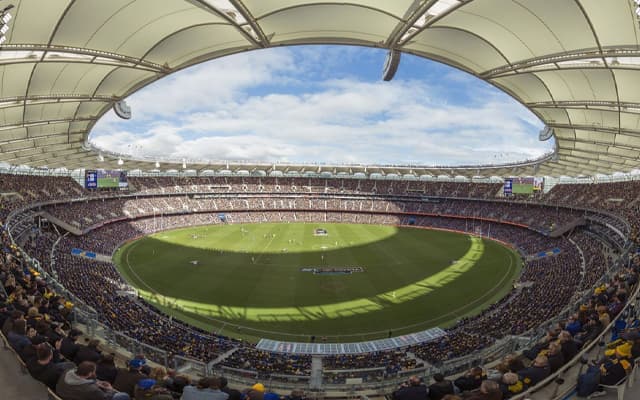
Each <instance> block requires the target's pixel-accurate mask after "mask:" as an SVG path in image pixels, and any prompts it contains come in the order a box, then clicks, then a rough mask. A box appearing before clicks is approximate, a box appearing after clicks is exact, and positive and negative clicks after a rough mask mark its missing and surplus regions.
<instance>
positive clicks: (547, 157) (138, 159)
mask: <svg viewBox="0 0 640 400" xmlns="http://www.w3.org/2000/svg"><path fill="white" fill-rule="evenodd" d="M83 150H85V151H87V152H89V153H93V154H95V156H96V157H99V156H102V157H108V158H112V159H115V160H118V159H122V160H123V161H129V162H135V163H149V166H150V168H149V169H155V167H154V165H155V163H156V162H157V163H160V164H165V165H166V164H168V165H172V166H176V168H179V167H181V166H182V165H183V164H185V163H186V164H188V165H191V166H194V165H200V166H208V165H210V166H215V165H225V166H228V168H231V167H244V166H246V167H247V168H252V167H257V166H262V167H265V168H276V167H284V168H287V167H288V168H311V167H313V168H349V169H359V170H363V171H365V172H366V170H367V169H368V168H372V169H393V168H396V169H398V172H400V170H403V171H407V173H409V172H408V171H412V170H434V171H436V170H448V171H451V172H455V171H469V170H482V171H491V170H499V169H508V168H523V167H524V168H526V167H536V166H538V165H541V164H543V163H545V162H548V161H553V160H554V159H555V158H556V150H557V149H555V148H554V150H552V151H549V152H547V153H545V154H543V155H541V156H540V157H537V158H533V159H529V160H522V161H513V162H508V163H499V164H469V165H464V164H462V165H427V164H402V163H400V164H366V163H331V162H326V163H323V162H308V163H305V162H287V161H266V160H212V159H189V158H166V157H152V156H146V157H145V156H133V155H131V154H126V153H118V152H114V151H111V150H108V149H104V148H101V147H98V146H96V145H95V144H93V143H91V142H87V143H85V145H84V146H83ZM355 172H360V171H355Z"/></svg>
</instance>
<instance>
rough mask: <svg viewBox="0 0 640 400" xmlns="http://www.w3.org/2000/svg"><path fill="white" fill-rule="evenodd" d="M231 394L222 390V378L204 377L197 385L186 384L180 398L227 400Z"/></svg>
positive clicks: (186, 399) (190, 399)
mask: <svg viewBox="0 0 640 400" xmlns="http://www.w3.org/2000/svg"><path fill="white" fill-rule="evenodd" d="M228 398H229V395H228V394H226V393H225V392H223V391H221V390H220V379H218V378H216V377H214V378H203V379H200V380H199V381H198V384H197V385H196V386H191V385H189V386H185V388H184V390H183V392H182V397H180V400H227V399H228Z"/></svg>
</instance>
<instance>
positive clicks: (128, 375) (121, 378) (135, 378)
mask: <svg viewBox="0 0 640 400" xmlns="http://www.w3.org/2000/svg"><path fill="white" fill-rule="evenodd" d="M144 364H145V361H144V360H142V359H140V358H134V359H133V360H131V361H129V368H127V369H124V368H120V369H118V373H117V374H116V379H115V381H114V382H113V387H114V388H116V390H119V391H121V392H124V393H128V394H129V396H133V395H134V390H135V387H136V384H137V383H138V382H139V381H140V380H142V379H145V378H147V376H146V375H144V374H143V373H142V372H140V370H141V369H142V366H143V365H144Z"/></svg>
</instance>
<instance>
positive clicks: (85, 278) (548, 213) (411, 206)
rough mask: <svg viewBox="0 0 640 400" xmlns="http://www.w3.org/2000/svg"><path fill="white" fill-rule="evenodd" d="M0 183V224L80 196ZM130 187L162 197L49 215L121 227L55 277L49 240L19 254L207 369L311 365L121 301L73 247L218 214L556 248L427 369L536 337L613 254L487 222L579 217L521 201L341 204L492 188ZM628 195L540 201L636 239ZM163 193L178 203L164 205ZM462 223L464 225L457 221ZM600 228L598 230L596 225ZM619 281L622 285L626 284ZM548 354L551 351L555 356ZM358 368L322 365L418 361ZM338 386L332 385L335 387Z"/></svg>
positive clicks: (336, 184) (287, 182)
mask: <svg viewBox="0 0 640 400" xmlns="http://www.w3.org/2000/svg"><path fill="white" fill-rule="evenodd" d="M0 178H2V179H4V181H3V183H5V181H6V183H7V184H6V186H3V192H5V193H8V192H10V191H15V193H16V194H17V195H16V196H15V197H12V196H6V197H5V198H3V203H2V207H3V208H2V212H1V213H0V216H2V217H3V218H4V217H5V216H6V215H7V213H8V212H9V211H11V210H12V209H15V208H17V207H18V206H21V205H24V204H29V203H30V202H35V201H42V200H56V199H65V198H73V197H79V196H83V197H84V196H85V195H86V192H85V191H83V189H81V188H80V186H79V185H77V183H76V182H75V181H73V180H72V179H70V178H51V177H29V178H25V177H19V178H18V177H12V176H8V177H3V176H1V175H0ZM18 182H21V184H19V183H18ZM131 184H132V186H133V189H134V190H137V191H138V193H142V194H145V195H146V194H164V196H158V197H144V196H140V197H137V198H136V197H131V198H119V199H100V200H97V201H83V202H78V203H73V204H71V205H70V204H64V205H61V206H49V207H48V208H47V209H46V210H47V211H49V212H50V213H51V214H53V215H54V216H56V217H58V218H60V219H62V220H65V221H67V222H70V223H72V224H74V225H76V226H77V227H78V228H86V227H90V226H96V225H98V224H102V223H106V222H109V221H112V220H116V219H121V218H122V219H126V221H122V222H120V223H114V224H107V225H105V226H103V227H101V228H98V229H95V230H93V231H91V232H90V233H88V234H86V235H83V236H79V237H74V236H70V237H69V238H65V239H64V240H62V241H61V243H60V245H59V247H58V250H57V251H56V252H55V270H54V269H53V266H52V265H51V262H50V259H49V253H50V250H51V245H52V244H53V241H54V240H55V239H57V237H56V236H55V235H53V234H52V233H51V232H48V233H47V232H46V231H41V232H40V234H38V235H36V236H35V237H33V238H32V239H31V240H30V241H29V242H28V243H27V248H28V252H29V253H30V254H32V255H34V256H36V258H38V259H39V260H40V261H41V262H42V264H43V267H45V269H47V270H48V271H50V272H51V273H54V272H55V273H56V275H57V277H58V279H59V280H60V281H61V282H62V283H63V284H64V285H65V286H66V287H67V288H68V289H70V290H71V291H72V292H74V293H75V294H77V295H78V296H79V297H80V298H81V299H82V300H83V301H85V302H87V303H88V304H89V305H91V306H92V307H94V308H95V309H96V310H98V312H99V314H100V315H101V317H102V318H103V320H101V322H102V323H104V324H106V325H108V326H109V327H111V328H112V329H115V330H118V331H121V332H123V333H124V334H126V335H129V336H131V337H133V338H135V339H138V340H141V341H145V342H147V343H150V344H152V345H154V346H158V347H160V348H163V349H165V350H167V351H169V352H170V353H171V354H176V355H185V356H189V357H194V358H198V359H202V360H205V361H210V360H211V359H213V358H215V357H217V356H218V355H220V354H222V353H225V352H227V351H229V350H232V349H233V350H234V351H233V352H232V353H231V355H230V356H229V357H227V358H226V359H225V360H224V361H223V365H227V366H230V367H233V368H244V369H250V370H254V371H259V372H264V373H270V372H281V373H286V374H293V375H296V374H298V375H306V374H308V373H309V369H310V358H309V357H292V356H285V355H278V354H273V353H264V352H259V351H257V350H255V349H254V348H253V347H251V346H248V345H246V344H245V343H243V342H241V341H235V340H233V339H229V338H226V337H222V336H217V335H212V334H210V333H207V332H204V331H201V330H198V329H196V328H193V327H190V326H187V325H185V324H182V323H181V322H179V321H176V320H174V319H172V318H170V317H168V316H166V315H164V314H163V313H162V312H160V311H159V310H157V309H155V308H153V307H152V306H150V305H148V304H146V303H144V302H142V301H140V300H139V299H137V298H135V296H133V297H132V296H131V295H128V294H126V293H124V292H126V283H125V282H124V281H123V280H122V278H121V277H120V276H119V274H118V273H117V272H116V270H115V269H114V268H113V266H112V265H111V264H109V263H103V262H98V261H92V260H87V259H82V258H77V257H73V256H71V255H69V250H70V249H71V248H72V247H79V248H82V249H86V250H93V251H98V252H100V253H103V254H110V253H111V252H112V251H113V250H114V249H115V248H117V247H118V246H119V245H120V244H121V243H122V241H123V240H128V239H132V238H135V237H139V236H142V235H146V234H149V233H152V232H156V231H160V230H165V229H171V228H175V227H181V226H191V225H202V224H216V223H221V220H220V218H219V215H218V212H219V211H224V212H225V213H226V216H227V219H226V221H227V223H242V222H266V221H318V220H320V221H328V222H330V221H336V222H356V223H372V224H401V225H417V226H429V227H436V228H443V229H454V230H460V231H467V232H474V233H482V234H483V235H487V236H491V237H492V238H495V239H498V240H501V241H503V242H506V243H509V244H511V245H513V246H514V247H515V248H517V249H519V250H520V251H521V253H522V254H524V255H532V254H535V253H537V252H540V251H547V250H550V249H554V248H558V249H560V254H558V255H555V256H550V257H544V258H539V259H531V260H529V261H528V263H527V265H526V267H525V268H524V270H523V273H522V276H521V277H520V279H519V281H518V282H517V283H516V288H515V289H514V290H513V291H512V292H511V293H510V294H509V295H508V296H506V297H505V298H503V299H502V300H500V301H499V302H498V303H496V304H494V305H492V306H491V307H490V308H489V309H487V310H485V311H484V312H482V313H481V314H480V315H478V316H476V317H474V318H465V319H462V320H460V321H459V322H458V323H457V324H456V325H455V326H453V327H452V328H450V329H448V332H447V335H446V336H445V337H444V338H442V339H440V340H437V341H435V342H430V343H428V344H425V345H422V346H418V347H416V348H411V349H409V350H410V351H412V352H413V353H414V354H415V355H416V357H417V358H418V359H422V360H425V361H427V362H430V363H434V364H438V363H441V362H443V361H446V360H448V359H451V358H455V357H458V356H461V355H465V354H468V353H469V352H472V351H475V350H478V349H482V348H485V347H487V346H489V345H491V344H492V343H494V342H495V341H496V340H497V339H499V338H502V337H504V336H506V335H519V334H523V333H525V332H528V331H530V330H532V329H534V328H535V327H536V326H538V325H539V324H540V323H541V322H544V321H546V320H548V319H549V318H551V317H553V316H554V315H557V314H558V313H559V312H560V311H561V310H562V309H564V308H565V307H566V306H567V305H569V304H571V301H572V298H573V297H574V294H575V293H578V292H580V291H582V290H585V289H589V288H591V287H592V286H593V285H594V284H595V283H597V282H598V280H599V279H600V278H601V277H602V274H603V273H604V272H606V270H607V268H608V267H609V266H610V264H611V261H612V259H613V258H614V256H615V251H614V250H612V249H610V248H608V247H607V246H606V245H604V244H603V242H602V241H599V240H598V239H597V238H596V236H597V235H595V236H594V235H591V234H587V233H586V232H585V231H583V230H581V229H577V230H575V231H574V232H573V233H572V234H571V235H570V237H571V239H572V241H573V242H574V243H575V245H573V244H572V243H571V242H569V241H568V240H567V239H564V238H561V239H552V238H550V237H547V236H543V235H540V234H538V233H535V232H533V231H532V230H529V229H526V228H523V227H520V226H515V225H509V224H503V223H498V222H492V221H490V220H499V221H508V222H510V223H515V224H522V225H527V226H531V227H534V228H535V229H539V230H545V231H549V230H552V229H554V228H555V227H557V226H560V225H563V224H566V223H569V222H571V221H573V220H575V219H576V218H579V217H580V216H582V215H583V212H582V211H569V210H567V209H563V208H559V207H548V206H540V205H533V204H525V203H509V202H488V201H473V200H462V199H459V200H453V199H447V200H433V201H422V200H418V199H417V198H414V199H409V198H406V199H401V198H394V199H383V198H378V197H373V198H360V197H353V198H340V197H339V195H342V194H349V195H354V196H355V195H360V194H362V195H383V194H384V195H392V196H417V197H419V196H452V197H478V198H483V197H484V198H491V197H494V196H495V195H496V193H498V192H499V191H500V185H499V184H471V183H456V182H423V181H409V182H394V181H375V180H360V179H319V178H238V177H234V178H231V177H216V178H213V177H205V178H171V177H164V178H160V177H156V178H131ZM625 185H627V187H626V188H625V189H624V190H622V185H616V184H609V185H603V186H599V185H598V186H595V185H557V186H556V187H554V189H553V190H552V191H551V192H550V193H549V194H547V195H546V196H544V197H543V199H542V200H543V201H544V202H546V203H553V204H558V205H562V206H565V205H566V206H573V207H580V206H587V207H590V208H596V209H598V208H600V209H606V210H609V211H612V212H614V213H615V214H618V215H621V216H623V217H625V218H627V220H628V221H629V222H630V225H631V227H632V230H631V238H633V239H637V238H638V221H639V220H640V219H639V218H637V216H638V215H639V213H638V205H637V202H636V200H637V199H636V198H635V197H636V194H637V193H638V192H637V191H636V192H635V193H636V194H633V192H634V191H633V190H630V189H629V187H628V185H629V183H628V182H625ZM605 186H606V187H605ZM5 188H6V189H5ZM201 192H212V193H219V194H225V193H235V192H239V193H242V192H246V193H265V194H269V193H282V194H283V195H282V196H281V197H275V196H269V195H265V196H257V195H256V196H251V197H247V198H239V197H238V196H228V197H224V196H220V197H204V198H197V196H193V195H189V194H193V193H201ZM168 194H177V195H172V196H167V195H168ZM286 194H322V195H335V196H328V197H327V196H307V197H302V198H300V197H292V196H288V197H287V196H286ZM11 199H14V200H11ZM14 203H15V204H14ZM165 214H175V215H165ZM460 216H462V217H464V218H459V217H460ZM604 225H606V223H603V224H602V226H604ZM578 248H579V249H580V250H578ZM581 254H582V255H581ZM47 260H49V261H47ZM624 280H625V281H626V280H627V277H625V278H624ZM9 283H11V282H9ZM618 283H619V282H618ZM618 283H613V284H612V285H614V286H615V285H617V284H618ZM550 287H553V288H554V289H558V290H557V291H554V296H552V297H550V296H549V295H548V293H549V292H548V290H549V288H550ZM607 290H608V289H607ZM618 294H619V293H617V292H616V295H615V296H613V297H612V298H610V299H607V302H608V303H607V306H609V305H612V306H614V305H615V306H616V307H618V306H619V305H620V304H623V303H624V301H625V300H626V298H625V297H624V295H623V296H619V295H618ZM583 306H584V305H583ZM601 306H602V304H598V305H597V303H594V304H589V305H587V306H586V307H587V310H591V309H592V308H589V307H595V308H596V309H597V307H600V308H601ZM599 311H602V310H601V309H600V310H599ZM604 314H607V315H608V316H609V318H611V317H612V316H614V315H615V314H613V313H603V315H600V316H601V317H602V319H604V320H606V316H605V315H604ZM580 318H582V320H581V327H583V328H584V329H588V328H589V327H590V326H591V325H590V324H595V322H594V321H592V320H591V319H588V318H587V319H584V318H583V317H582V314H580V315H577V316H575V317H573V320H572V321H571V322H575V320H577V319H580ZM599 321H600V319H599ZM602 323H604V321H600V324H602ZM572 335H574V336H575V337H576V338H580V337H581V336H580V332H576V333H573V331H572ZM563 336H566V335H564V334H563ZM549 345H550V343H549ZM548 350H549V352H552V353H553V352H555V351H556V350H557V349H551V348H549V349H548ZM553 354H555V353H553ZM536 357H537V356H536ZM535 359H536V358H534V360H535ZM362 360H363V358H361V356H344V357H335V358H328V359H326V360H325V361H326V366H325V367H326V368H335V369H336V370H340V369H358V368H361V367H362V366H363V362H364V363H366V364H367V366H368V367H370V366H373V367H379V366H383V367H385V369H384V370H383V372H380V373H378V372H375V373H373V374H369V375H368V376H369V377H370V378H369V379H378V378H379V376H380V375H379V374H382V375H383V376H385V375H387V374H394V373H397V372H400V371H406V370H409V369H411V368H414V367H415V366H416V361H415V359H412V358H408V357H406V356H404V357H403V356H401V355H400V356H399V355H397V354H394V352H383V353H380V354H379V355H370V356H367V357H366V358H364V360H366V361H362ZM565 361H566V360H565ZM387 367H388V368H387ZM513 372H518V371H513ZM344 377H345V376H340V378H338V379H343V378H344Z"/></svg>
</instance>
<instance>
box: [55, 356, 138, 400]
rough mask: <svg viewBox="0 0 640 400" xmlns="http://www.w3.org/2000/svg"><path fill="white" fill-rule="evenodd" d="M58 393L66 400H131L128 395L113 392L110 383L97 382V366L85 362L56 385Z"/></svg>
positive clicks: (67, 373) (62, 377) (71, 370)
mask: <svg viewBox="0 0 640 400" xmlns="http://www.w3.org/2000/svg"><path fill="white" fill-rule="evenodd" d="M56 393H57V394H58V396H60V397H62V398H63V399H64V400H129V399H130V397H129V395H128V394H126V393H119V392H116V391H115V390H113V388H112V387H111V385H110V384H109V383H108V382H102V381H97V380H96V364H95V363H93V362H91V361H85V362H82V363H80V365H78V368H76V369H75V370H74V369H70V370H69V371H67V372H65V373H64V374H63V375H62V376H61V377H60V380H59V381H58V384H57V385H56Z"/></svg>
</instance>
